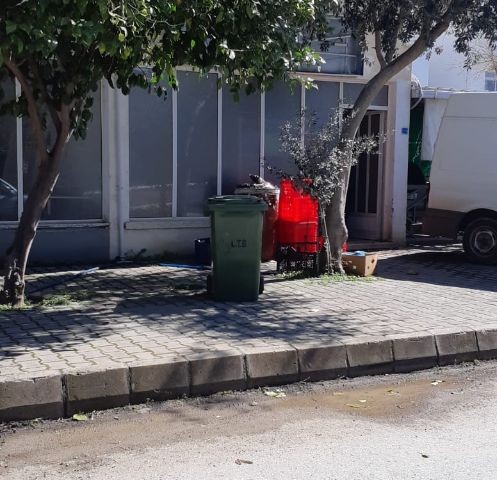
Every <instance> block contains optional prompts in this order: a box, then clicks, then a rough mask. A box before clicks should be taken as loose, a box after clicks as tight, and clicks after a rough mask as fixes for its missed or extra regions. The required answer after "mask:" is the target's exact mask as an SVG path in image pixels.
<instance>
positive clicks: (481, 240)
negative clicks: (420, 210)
mask: <svg viewBox="0 0 497 480" xmlns="http://www.w3.org/2000/svg"><path fill="white" fill-rule="evenodd" d="M423 232H424V233H428V234H431V235H442V236H447V237H453V238H456V237H457V236H458V235H459V234H462V235H463V244H464V250H465V251H466V254H467V255H468V257H469V258H470V259H471V260H473V261H475V262H478V263H486V264H497V93H490V92H488V93H458V94H454V95H452V96H451V97H450V98H449V101H448V104H447V109H446V111H445V114H444V116H443V119H442V123H441V125H440V131H439V133H438V139H437V142H436V144H435V151H434V155H433V163H432V168H431V176H430V194H429V200H428V209H427V211H426V214H425V216H424V218H423Z"/></svg>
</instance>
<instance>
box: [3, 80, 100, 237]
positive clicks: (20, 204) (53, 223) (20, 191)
mask: <svg viewBox="0 0 497 480" xmlns="http://www.w3.org/2000/svg"><path fill="white" fill-rule="evenodd" d="M99 87H100V89H101V92H102V91H103V88H102V87H103V86H102V82H100V85H99ZM15 95H16V98H19V97H20V96H21V85H20V83H19V82H18V81H17V79H16V80H15ZM99 113H100V119H101V127H100V134H101V136H100V138H101V141H100V152H101V164H100V171H101V175H100V184H101V185H100V189H101V197H102V199H101V205H100V217H99V218H85V219H74V220H67V219H65V220H55V219H50V220H46V219H42V220H40V228H44V227H61V228H66V227H70V226H72V225H75V226H91V225H98V226H101V225H102V224H105V223H106V222H105V213H104V211H105V208H104V206H105V205H106V201H107V200H106V198H105V196H106V193H107V189H106V188H105V182H106V178H105V174H104V172H105V163H106V160H105V155H104V151H105V148H104V142H105V138H104V128H103V122H104V110H103V101H102V96H101V98H100V108H99ZM23 118H25V117H17V118H16V149H17V151H16V162H17V185H16V188H17V219H15V220H7V221H0V227H1V228H2V229H3V228H10V227H12V226H14V227H15V226H16V225H17V224H18V222H19V221H20V219H21V216H22V213H23V210H24V195H25V193H27V192H25V191H24V168H23V164H24V146H23Z"/></svg>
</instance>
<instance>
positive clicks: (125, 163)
mask: <svg viewBox="0 0 497 480" xmlns="http://www.w3.org/2000/svg"><path fill="white" fill-rule="evenodd" d="M103 83H104V85H103V87H102V157H103V207H104V208H103V213H104V219H105V220H106V221H107V222H108V223H109V258H110V259H111V260H113V259H115V258H121V257H123V256H124V253H125V245H124V225H125V223H126V222H127V221H128V220H129V103H128V98H127V97H126V96H124V95H123V94H122V93H120V92H119V91H118V90H114V89H112V88H111V87H110V86H109V85H108V84H107V82H103Z"/></svg>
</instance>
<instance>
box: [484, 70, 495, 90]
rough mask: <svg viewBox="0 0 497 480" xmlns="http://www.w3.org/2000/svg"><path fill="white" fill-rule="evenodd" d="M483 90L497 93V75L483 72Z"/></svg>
mask: <svg viewBox="0 0 497 480" xmlns="http://www.w3.org/2000/svg"><path fill="white" fill-rule="evenodd" d="M485 90H486V91H487V92H497V73H495V72H485Z"/></svg>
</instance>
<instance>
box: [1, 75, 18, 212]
mask: <svg viewBox="0 0 497 480" xmlns="http://www.w3.org/2000/svg"><path fill="white" fill-rule="evenodd" d="M1 88H2V90H3V93H4V99H3V100H2V101H3V102H4V101H5V102H7V101H9V100H12V99H13V98H14V96H15V88H14V83H13V82H10V81H6V82H4V83H3V84H2V87H1ZM6 220H17V134H16V118H15V117H14V116H12V115H2V116H0V221H6Z"/></svg>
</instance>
